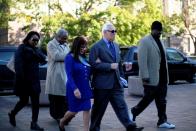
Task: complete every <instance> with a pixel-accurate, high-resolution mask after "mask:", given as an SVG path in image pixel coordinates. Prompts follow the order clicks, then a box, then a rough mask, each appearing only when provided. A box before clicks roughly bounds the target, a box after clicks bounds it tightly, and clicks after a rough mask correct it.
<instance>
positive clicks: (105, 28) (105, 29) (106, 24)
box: [102, 22, 114, 34]
mask: <svg viewBox="0 0 196 131" xmlns="http://www.w3.org/2000/svg"><path fill="white" fill-rule="evenodd" d="M113 27H114V25H113V24H112V23H110V22H107V23H105V24H104V25H103V27H102V34H104V32H105V31H107V30H109V29H111V28H113Z"/></svg>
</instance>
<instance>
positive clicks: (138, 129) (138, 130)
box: [127, 125, 144, 131]
mask: <svg viewBox="0 0 196 131" xmlns="http://www.w3.org/2000/svg"><path fill="white" fill-rule="evenodd" d="M143 129H144V127H137V126H132V125H129V126H128V127H127V131H142V130H143Z"/></svg>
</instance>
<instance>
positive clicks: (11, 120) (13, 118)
mask: <svg viewBox="0 0 196 131" xmlns="http://www.w3.org/2000/svg"><path fill="white" fill-rule="evenodd" d="M8 116H9V121H10V124H11V125H12V126H14V127H15V126H16V120H15V115H14V114H13V112H12V111H11V112H9V113H8Z"/></svg>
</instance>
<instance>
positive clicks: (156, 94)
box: [131, 85, 167, 125]
mask: <svg viewBox="0 0 196 131" xmlns="http://www.w3.org/2000/svg"><path fill="white" fill-rule="evenodd" d="M166 95H167V85H159V86H147V85H144V96H143V98H142V100H141V101H140V102H139V103H138V104H137V105H136V106H135V107H133V108H132V110H131V111H132V113H133V115H134V116H138V115H139V114H140V113H141V112H142V111H143V110H144V109H145V108H146V107H147V106H148V105H149V104H150V103H151V102H152V101H153V100H155V104H156V107H157V111H158V117H159V120H158V123H157V124H158V125H159V124H162V123H164V122H165V121H167V115H166V103H167V101H166Z"/></svg>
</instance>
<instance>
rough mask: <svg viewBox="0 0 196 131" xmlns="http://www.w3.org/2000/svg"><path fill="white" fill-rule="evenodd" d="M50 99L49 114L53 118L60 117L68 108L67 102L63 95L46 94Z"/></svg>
mask: <svg viewBox="0 0 196 131" xmlns="http://www.w3.org/2000/svg"><path fill="white" fill-rule="evenodd" d="M48 98H49V101H50V115H51V116H52V117H53V118H54V119H60V118H62V117H63V116H64V114H65V112H66V111H67V110H68V103H67V99H66V97H65V96H58V95H51V94H49V95H48Z"/></svg>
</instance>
